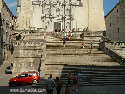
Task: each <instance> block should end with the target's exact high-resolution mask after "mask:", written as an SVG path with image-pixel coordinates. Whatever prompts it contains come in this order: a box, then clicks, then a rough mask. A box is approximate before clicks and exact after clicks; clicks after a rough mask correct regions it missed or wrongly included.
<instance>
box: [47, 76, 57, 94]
mask: <svg viewBox="0 0 125 94" xmlns="http://www.w3.org/2000/svg"><path fill="white" fill-rule="evenodd" d="M54 88H55V81H54V80H53V78H52V74H50V76H49V77H48V85H47V89H46V91H47V94H53V90H54Z"/></svg>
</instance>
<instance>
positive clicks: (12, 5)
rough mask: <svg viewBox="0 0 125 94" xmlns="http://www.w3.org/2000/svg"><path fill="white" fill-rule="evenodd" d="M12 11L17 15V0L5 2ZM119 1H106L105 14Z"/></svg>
mask: <svg viewBox="0 0 125 94" xmlns="http://www.w3.org/2000/svg"><path fill="white" fill-rule="evenodd" d="M5 1H6V3H7V5H8V6H9V8H10V10H11V11H12V13H13V14H14V15H16V1H17V0H5ZM118 1H119V0H104V13H105V15H106V14H107V13H109V11H111V9H112V8H113V7H114V6H115V5H116V4H117V3H118Z"/></svg>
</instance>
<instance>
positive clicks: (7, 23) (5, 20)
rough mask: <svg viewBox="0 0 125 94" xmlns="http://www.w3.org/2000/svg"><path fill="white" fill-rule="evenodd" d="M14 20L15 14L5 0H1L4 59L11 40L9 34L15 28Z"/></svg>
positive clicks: (0, 45) (0, 56) (0, 51)
mask: <svg viewBox="0 0 125 94" xmlns="http://www.w3.org/2000/svg"><path fill="white" fill-rule="evenodd" d="M14 21H15V17H14V15H13V14H12V12H11V11H10V9H9V8H8V6H7V5H6V3H5V2H4V0H0V59H4V57H5V50H6V48H7V45H9V42H10V39H9V38H10V37H9V36H10V33H11V31H12V30H13V29H14V23H15V22H14ZM0 61H2V60H0Z"/></svg>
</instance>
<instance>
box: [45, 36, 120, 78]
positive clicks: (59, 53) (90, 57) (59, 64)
mask: <svg viewBox="0 0 125 94" xmlns="http://www.w3.org/2000/svg"><path fill="white" fill-rule="evenodd" d="M49 38H50V39H49V40H47V45H46V61H45V74H46V76H48V75H49V74H53V77H56V76H59V77H60V76H61V75H62V74H63V72H62V71H63V68H64V66H65V65H69V66H70V65H74V66H75V65H96V66H119V64H118V63H117V62H115V61H113V60H112V59H111V58H110V57H109V56H108V55H105V54H104V52H102V51H99V50H98V46H95V47H93V48H92V49H90V44H88V43H89V41H88V42H87V43H85V44H87V45H86V47H84V48H83V47H82V42H83V41H75V40H74V41H73V40H72V41H66V46H65V47H64V46H63V41H62V40H60V39H57V38H54V37H52V36H51V37H49ZM51 39H52V41H51ZM84 42H85V41H84ZM93 44H96V43H94V42H93ZM69 68H70V67H69ZM66 71H67V73H68V71H70V70H69V69H67V70H66Z"/></svg>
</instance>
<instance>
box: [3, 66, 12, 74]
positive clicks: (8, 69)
mask: <svg viewBox="0 0 125 94" xmlns="http://www.w3.org/2000/svg"><path fill="white" fill-rule="evenodd" d="M12 69H13V67H12V66H8V67H6V69H5V74H12Z"/></svg>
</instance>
